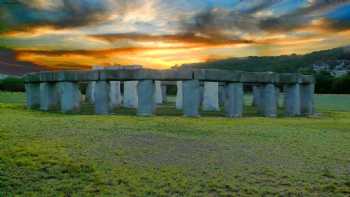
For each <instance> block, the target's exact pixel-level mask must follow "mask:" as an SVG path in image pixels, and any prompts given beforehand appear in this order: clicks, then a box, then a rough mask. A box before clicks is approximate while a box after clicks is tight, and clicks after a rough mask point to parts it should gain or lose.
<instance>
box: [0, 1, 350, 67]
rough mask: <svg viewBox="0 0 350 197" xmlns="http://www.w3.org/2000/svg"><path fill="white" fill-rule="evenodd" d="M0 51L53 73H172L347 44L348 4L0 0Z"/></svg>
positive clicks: (349, 36)
mask: <svg viewBox="0 0 350 197" xmlns="http://www.w3.org/2000/svg"><path fill="white" fill-rule="evenodd" d="M0 21H1V22H0V24H1V27H0V46H3V47H6V48H9V49H11V50H13V51H15V54H16V58H17V60H19V61H28V62H32V63H34V64H38V65H41V66H45V67H48V68H77V67H88V66H92V65H105V66H109V65H118V64H120V65H126V64H138V65H144V66H145V67H151V68H159V69H163V68H168V67H171V66H174V65H176V64H177V65H180V64H184V63H194V62H201V61H208V60H215V59H224V58H228V57H244V56H267V55H269V56H270V55H280V54H292V53H297V54H303V53H307V52H312V51H318V50H323V49H329V48H334V47H339V46H345V45H350V0H266V1H263V0H0Z"/></svg>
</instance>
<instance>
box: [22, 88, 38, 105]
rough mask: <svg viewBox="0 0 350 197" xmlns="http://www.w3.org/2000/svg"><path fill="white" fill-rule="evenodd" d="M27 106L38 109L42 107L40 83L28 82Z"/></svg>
mask: <svg viewBox="0 0 350 197" xmlns="http://www.w3.org/2000/svg"><path fill="white" fill-rule="evenodd" d="M25 89H26V97H27V108H28V109H37V108H39V107H40V84H39V83H26V84H25Z"/></svg>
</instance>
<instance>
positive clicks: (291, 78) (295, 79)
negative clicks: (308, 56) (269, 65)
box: [279, 73, 302, 84]
mask: <svg viewBox="0 0 350 197" xmlns="http://www.w3.org/2000/svg"><path fill="white" fill-rule="evenodd" d="M279 82H280V83H284V84H296V83H301V82H302V75H301V74H298V73H282V74H279Z"/></svg>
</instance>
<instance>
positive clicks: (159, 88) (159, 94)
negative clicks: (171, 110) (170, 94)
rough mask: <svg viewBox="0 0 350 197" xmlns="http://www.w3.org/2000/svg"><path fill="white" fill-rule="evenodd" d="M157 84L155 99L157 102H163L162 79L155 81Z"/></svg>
mask: <svg viewBox="0 0 350 197" xmlns="http://www.w3.org/2000/svg"><path fill="white" fill-rule="evenodd" d="M155 85H156V91H155V93H154V94H155V95H154V99H155V101H156V104H162V103H163V94H162V82H161V81H155Z"/></svg>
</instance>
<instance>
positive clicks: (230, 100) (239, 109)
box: [225, 83, 244, 118]
mask: <svg viewBox="0 0 350 197" xmlns="http://www.w3.org/2000/svg"><path fill="white" fill-rule="evenodd" d="M225 92H226V98H225V112H226V116H228V117H231V118H237V117H241V116H242V114H243V105H244V92H243V84H242V83H228V84H227V85H226V86H225Z"/></svg>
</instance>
